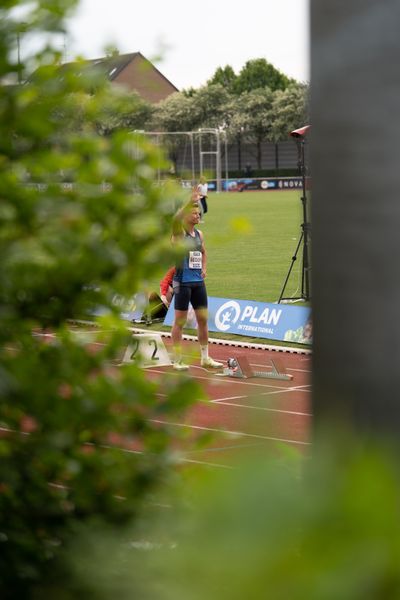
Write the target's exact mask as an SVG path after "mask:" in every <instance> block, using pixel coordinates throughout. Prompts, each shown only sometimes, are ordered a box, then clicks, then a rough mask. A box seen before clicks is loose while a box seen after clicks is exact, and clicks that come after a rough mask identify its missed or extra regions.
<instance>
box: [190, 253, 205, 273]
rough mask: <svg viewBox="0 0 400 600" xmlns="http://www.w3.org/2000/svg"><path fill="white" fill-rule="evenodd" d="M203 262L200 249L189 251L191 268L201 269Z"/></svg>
mask: <svg viewBox="0 0 400 600" xmlns="http://www.w3.org/2000/svg"><path fill="white" fill-rule="evenodd" d="M202 264H203V255H202V253H201V252H199V251H198V250H191V251H190V252H189V269H201V267H202Z"/></svg>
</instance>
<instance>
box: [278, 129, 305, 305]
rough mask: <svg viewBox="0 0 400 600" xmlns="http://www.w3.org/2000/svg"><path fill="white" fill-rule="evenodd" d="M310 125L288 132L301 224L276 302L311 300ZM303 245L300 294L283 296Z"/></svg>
mask: <svg viewBox="0 0 400 600" xmlns="http://www.w3.org/2000/svg"><path fill="white" fill-rule="evenodd" d="M310 127H311V125H304V126H303V127H299V129H294V130H293V131H291V132H290V134H289V135H290V136H291V137H293V138H294V139H295V141H296V144H297V152H298V168H299V174H300V176H301V178H302V189H303V194H302V197H301V201H302V204H303V222H302V224H301V235H300V239H299V242H298V244H297V247H296V250H295V253H294V255H293V256H292V262H291V264H290V267H289V271H288V273H287V275H286V279H285V283H284V284H283V287H282V291H281V295H280V296H279V300H278V304H280V303H281V302H300V301H305V302H308V301H309V300H311V287H310V283H311V281H310V273H311V266H310V250H309V243H310V239H311V224H310V223H309V222H308V218H307V191H306V190H307V180H306V161H305V151H304V147H305V138H306V136H307V134H308V132H309V130H310ZM301 245H303V251H302V271H301V294H300V296H292V297H284V293H285V289H286V285H287V282H288V280H289V277H290V274H291V272H292V269H293V266H294V263H295V261H296V260H297V254H298V252H299V249H300V247H301Z"/></svg>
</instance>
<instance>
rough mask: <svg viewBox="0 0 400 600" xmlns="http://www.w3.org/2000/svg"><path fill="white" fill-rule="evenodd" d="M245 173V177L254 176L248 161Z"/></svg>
mask: <svg viewBox="0 0 400 600" xmlns="http://www.w3.org/2000/svg"><path fill="white" fill-rule="evenodd" d="M244 175H245V177H252V176H253V169H252V166H251V164H250V163H247V165H246V166H245V168H244Z"/></svg>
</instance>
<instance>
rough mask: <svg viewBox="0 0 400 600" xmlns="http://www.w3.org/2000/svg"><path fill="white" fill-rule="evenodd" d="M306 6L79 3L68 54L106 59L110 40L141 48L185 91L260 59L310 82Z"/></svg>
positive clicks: (218, 1) (230, 0)
mask: <svg viewBox="0 0 400 600" xmlns="http://www.w3.org/2000/svg"><path fill="white" fill-rule="evenodd" d="M308 11H309V0H202V1H201V2H196V3H194V2H193V3H191V2H188V1H186V2H184V1H183V0H140V1H139V0H81V2H80V5H79V7H78V10H77V11H75V13H74V16H73V17H71V18H70V19H69V20H68V36H67V37H66V38H65V58H66V60H67V61H71V60H74V59H75V58H76V56H77V55H81V56H83V57H84V58H100V57H101V56H104V55H105V51H104V50H105V48H106V47H107V46H110V45H112V46H116V47H117V48H118V50H119V52H120V53H121V54H124V53H128V52H141V53H142V54H143V55H144V56H145V57H146V58H148V59H149V60H151V61H152V62H153V63H154V64H155V65H156V66H157V68H158V69H159V70H160V71H161V73H162V74H163V75H164V76H165V77H166V78H167V79H169V80H170V81H171V83H173V84H174V85H175V86H176V87H177V88H178V89H180V90H182V89H186V88H189V87H194V88H198V87H200V86H202V85H204V84H206V82H207V80H208V79H210V78H211V77H212V75H213V74H214V73H215V71H216V69H217V68H218V67H225V66H226V65H230V66H231V67H232V68H233V70H234V71H235V73H236V74H238V73H239V72H240V70H241V69H242V67H243V66H244V65H245V63H246V61H248V60H252V59H255V58H265V59H266V60H267V61H268V62H270V63H271V64H273V65H274V67H276V68H277V69H279V70H280V71H282V72H283V73H284V74H285V75H288V76H289V77H293V78H294V79H296V80H298V81H308V80H309V15H308ZM160 57H161V59H160Z"/></svg>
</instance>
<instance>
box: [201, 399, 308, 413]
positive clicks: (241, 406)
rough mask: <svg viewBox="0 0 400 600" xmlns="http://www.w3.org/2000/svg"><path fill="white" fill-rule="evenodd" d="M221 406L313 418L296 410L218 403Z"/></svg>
mask: <svg viewBox="0 0 400 600" xmlns="http://www.w3.org/2000/svg"><path fill="white" fill-rule="evenodd" d="M239 398H247V396H239ZM211 402H215V400H212V401H211ZM221 404H223V405H225V406H237V407H238V408H251V409H254V410H264V411H266V412H275V413H282V414H284V415H297V416H300V417H312V414H310V413H305V412H296V411H294V410H281V409H279V408H268V407H266V406H250V405H249V404H236V403H235V402H224V401H218V406H220V405H221Z"/></svg>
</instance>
